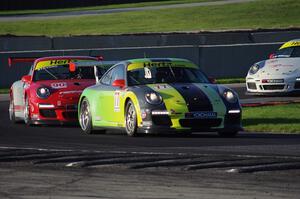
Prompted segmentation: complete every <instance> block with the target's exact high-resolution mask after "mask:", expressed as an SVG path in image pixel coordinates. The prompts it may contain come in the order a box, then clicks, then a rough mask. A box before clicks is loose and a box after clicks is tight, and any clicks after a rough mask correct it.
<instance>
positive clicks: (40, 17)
mask: <svg viewBox="0 0 300 199" xmlns="http://www.w3.org/2000/svg"><path fill="white" fill-rule="evenodd" d="M251 1H255V0H221V1H211V2H200V3H184V4H172V5H161V6H145V7H135V8H117V9H104V10H87V11H69V12H54V13H47V14H26V15H1V16H0V21H20V20H43V19H51V18H52V19H55V18H65V17H78V16H92V15H104V14H114V13H123V12H134V11H152V10H160V9H170V8H189V7H195V6H212V5H225V4H232V3H246V2H251Z"/></svg>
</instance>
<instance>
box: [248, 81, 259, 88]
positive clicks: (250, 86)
mask: <svg viewBox="0 0 300 199" xmlns="http://www.w3.org/2000/svg"><path fill="white" fill-rule="evenodd" d="M247 86H248V88H249V89H253V90H256V89H257V88H256V84H255V83H253V82H249V83H247Z"/></svg>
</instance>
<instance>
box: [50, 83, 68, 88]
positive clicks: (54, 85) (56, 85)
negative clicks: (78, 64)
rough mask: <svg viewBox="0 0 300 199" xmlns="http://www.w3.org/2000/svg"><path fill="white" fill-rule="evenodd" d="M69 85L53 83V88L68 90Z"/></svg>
mask: <svg viewBox="0 0 300 199" xmlns="http://www.w3.org/2000/svg"><path fill="white" fill-rule="evenodd" d="M67 87H68V85H67V83H66V82H57V83H52V84H51V88H55V89H59V88H67Z"/></svg>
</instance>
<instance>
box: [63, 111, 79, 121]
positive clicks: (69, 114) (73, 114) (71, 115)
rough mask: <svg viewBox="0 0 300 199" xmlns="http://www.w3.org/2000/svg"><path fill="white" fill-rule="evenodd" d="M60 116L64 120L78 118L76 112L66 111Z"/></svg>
mask: <svg viewBox="0 0 300 199" xmlns="http://www.w3.org/2000/svg"><path fill="white" fill-rule="evenodd" d="M62 115H63V117H64V118H66V119H77V118H78V112H77V111H66V112H63V113H62Z"/></svg>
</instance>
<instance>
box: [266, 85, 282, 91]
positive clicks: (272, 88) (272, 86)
mask: <svg viewBox="0 0 300 199" xmlns="http://www.w3.org/2000/svg"><path fill="white" fill-rule="evenodd" d="M284 86H285V85H284V84H278V85H263V86H262V87H263V90H283V89H284Z"/></svg>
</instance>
